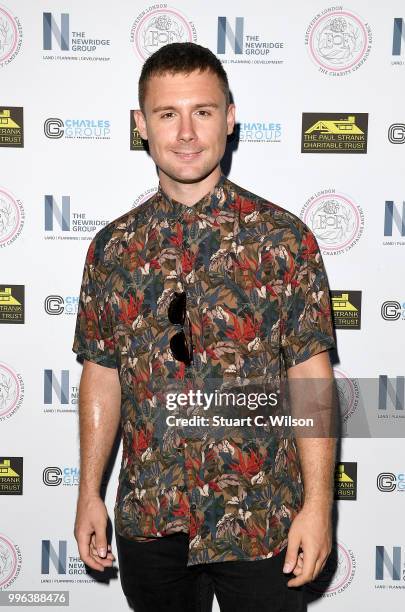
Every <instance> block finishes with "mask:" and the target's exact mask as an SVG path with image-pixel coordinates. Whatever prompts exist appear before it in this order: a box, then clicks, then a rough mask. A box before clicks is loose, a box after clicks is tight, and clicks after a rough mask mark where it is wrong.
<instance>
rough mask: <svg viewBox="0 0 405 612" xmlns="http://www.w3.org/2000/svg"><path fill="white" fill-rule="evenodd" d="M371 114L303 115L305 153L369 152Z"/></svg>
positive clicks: (303, 148) (303, 150)
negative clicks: (368, 135)
mask: <svg viewBox="0 0 405 612" xmlns="http://www.w3.org/2000/svg"><path fill="white" fill-rule="evenodd" d="M367 134H368V113H356V114H354V113H302V136H301V153H367Z"/></svg>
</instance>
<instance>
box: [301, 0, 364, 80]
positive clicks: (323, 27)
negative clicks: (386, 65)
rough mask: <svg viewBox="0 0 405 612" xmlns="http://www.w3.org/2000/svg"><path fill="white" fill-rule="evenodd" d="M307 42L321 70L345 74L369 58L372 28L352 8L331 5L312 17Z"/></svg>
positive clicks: (323, 72)
mask: <svg viewBox="0 0 405 612" xmlns="http://www.w3.org/2000/svg"><path fill="white" fill-rule="evenodd" d="M305 44H306V46H307V49H308V53H309V55H310V58H311V59H312V61H313V62H314V63H315V64H316V65H317V66H318V68H319V72H321V73H322V74H327V75H329V76H345V75H348V74H351V73H353V72H355V71H356V70H358V69H359V68H360V67H361V66H362V65H363V64H364V62H365V61H366V60H367V58H368V56H369V54H370V50H371V45H372V33H371V28H370V26H369V24H368V23H367V22H365V21H364V19H362V18H361V17H359V16H358V15H356V14H355V13H353V11H351V10H347V9H344V8H343V6H338V7H329V8H325V9H324V10H323V11H320V12H319V13H318V14H317V15H316V16H315V17H314V18H313V19H312V20H311V22H310V24H309V25H308V27H307V30H306V33H305Z"/></svg>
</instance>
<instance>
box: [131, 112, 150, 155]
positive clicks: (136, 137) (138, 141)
mask: <svg viewBox="0 0 405 612" xmlns="http://www.w3.org/2000/svg"><path fill="white" fill-rule="evenodd" d="M129 129H130V133H129V150H130V151H145V150H147V149H146V147H147V145H146V146H145V143H144V141H143V140H142V138H141V135H140V133H139V130H138V128H137V127H136V121H135V116H134V111H133V110H130V111H129Z"/></svg>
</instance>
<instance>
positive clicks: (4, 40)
mask: <svg viewBox="0 0 405 612" xmlns="http://www.w3.org/2000/svg"><path fill="white" fill-rule="evenodd" d="M21 42H22V27H21V24H20V21H19V19H18V17H16V16H15V15H14V14H13V13H12V12H11V11H10V9H8V8H6V7H5V6H2V5H0V68H1V67H2V66H6V65H7V64H9V63H10V62H12V61H13V59H14V58H15V57H16V55H17V54H18V52H19V50H20V48H21Z"/></svg>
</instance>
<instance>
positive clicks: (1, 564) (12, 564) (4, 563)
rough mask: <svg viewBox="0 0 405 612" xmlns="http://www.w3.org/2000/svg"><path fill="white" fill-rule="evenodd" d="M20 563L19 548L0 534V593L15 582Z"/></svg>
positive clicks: (4, 535)
mask: <svg viewBox="0 0 405 612" xmlns="http://www.w3.org/2000/svg"><path fill="white" fill-rule="evenodd" d="M21 563H22V554H21V551H20V548H19V546H18V545H17V544H16V543H15V542H13V541H12V540H11V538H9V537H8V536H7V535H6V534H4V533H0V592H1V591H5V590H6V589H8V588H10V587H11V585H12V584H14V582H15V581H16V580H17V578H18V574H19V573H20V570H21Z"/></svg>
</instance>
